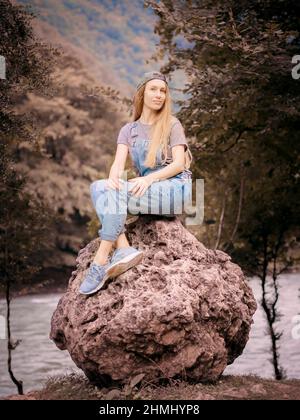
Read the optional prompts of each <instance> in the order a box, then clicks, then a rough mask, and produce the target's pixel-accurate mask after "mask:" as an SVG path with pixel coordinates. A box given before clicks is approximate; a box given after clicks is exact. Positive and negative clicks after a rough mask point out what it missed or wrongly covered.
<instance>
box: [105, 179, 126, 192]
mask: <svg viewBox="0 0 300 420" xmlns="http://www.w3.org/2000/svg"><path fill="white" fill-rule="evenodd" d="M122 182H124V181H123V180H122V179H119V178H118V177H111V176H110V177H109V178H108V179H107V182H106V185H107V186H108V187H110V188H112V189H113V190H120V189H122V188H123V186H122Z"/></svg>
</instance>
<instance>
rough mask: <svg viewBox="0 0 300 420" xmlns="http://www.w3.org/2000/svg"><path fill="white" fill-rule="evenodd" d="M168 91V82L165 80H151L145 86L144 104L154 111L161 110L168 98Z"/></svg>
mask: <svg viewBox="0 0 300 420" xmlns="http://www.w3.org/2000/svg"><path fill="white" fill-rule="evenodd" d="M166 91H167V89H166V83H165V82H164V81H163V80H160V79H152V80H149V82H147V83H146V87H145V93H144V104H145V105H146V106H147V107H148V108H150V109H152V110H153V111H158V110H160V109H161V107H162V106H163V104H164V102H165V99H166Z"/></svg>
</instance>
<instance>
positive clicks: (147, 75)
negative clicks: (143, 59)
mask: <svg viewBox="0 0 300 420" xmlns="http://www.w3.org/2000/svg"><path fill="white" fill-rule="evenodd" d="M152 79H160V80H163V81H164V82H166V84H168V82H167V79H166V77H165V75H164V74H162V73H160V72H159V71H149V72H147V73H144V74H143V77H142V79H141V81H140V82H139V84H138V85H137V88H136V90H138V89H139V88H140V87H141V86H143V85H144V84H145V83H147V82H149V80H152Z"/></svg>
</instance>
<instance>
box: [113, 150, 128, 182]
mask: <svg viewBox="0 0 300 420" xmlns="http://www.w3.org/2000/svg"><path fill="white" fill-rule="evenodd" d="M127 155H128V146H127V145H126V144H123V143H120V144H118V145H117V150H116V155H115V160H114V162H113V164H112V165H111V168H110V173H109V174H111V173H114V174H115V175H117V176H121V175H122V173H123V171H124V168H125V165H126V160H127Z"/></svg>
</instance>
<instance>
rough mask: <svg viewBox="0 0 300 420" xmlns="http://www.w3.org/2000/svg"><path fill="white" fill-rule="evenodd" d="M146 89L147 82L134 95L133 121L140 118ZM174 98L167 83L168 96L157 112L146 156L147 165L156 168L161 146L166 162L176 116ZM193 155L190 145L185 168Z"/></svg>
mask: <svg viewBox="0 0 300 420" xmlns="http://www.w3.org/2000/svg"><path fill="white" fill-rule="evenodd" d="M145 89H146V83H145V84H144V85H142V86H141V87H140V89H138V90H137V91H136V93H135V95H134V97H133V107H134V110H133V121H136V120H138V119H139V118H140V116H141V114H142V111H143V106H144V92H145ZM171 104H172V99H171V95H170V90H169V87H168V85H167V84H166V97H165V102H164V104H163V106H162V108H161V109H160V110H159V111H158V112H157V118H156V121H155V122H154V124H153V125H152V126H151V127H150V146H149V150H148V153H147V156H146V158H145V162H144V164H145V166H147V167H149V168H154V167H155V166H156V153H157V151H158V149H159V148H160V147H161V148H162V152H163V155H162V157H163V164H164V163H165V162H166V159H167V157H168V155H167V150H168V149H167V146H168V143H169V137H170V133H171V125H172V123H173V121H174V120H175V118H174V117H173V116H172V114H171ZM192 159H193V155H192V153H191V151H190V148H189V147H188V148H187V150H186V151H185V153H184V167H185V169H188V168H190V166H191V162H192Z"/></svg>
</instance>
